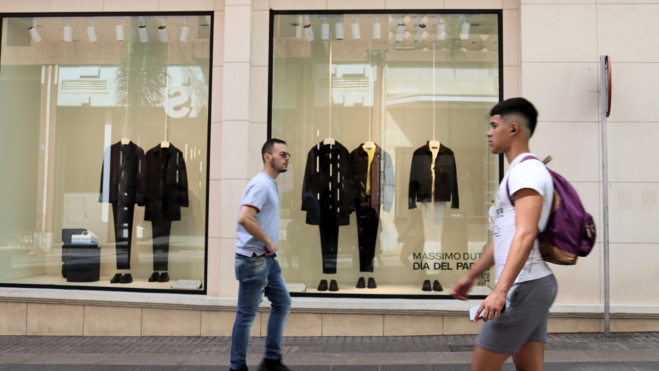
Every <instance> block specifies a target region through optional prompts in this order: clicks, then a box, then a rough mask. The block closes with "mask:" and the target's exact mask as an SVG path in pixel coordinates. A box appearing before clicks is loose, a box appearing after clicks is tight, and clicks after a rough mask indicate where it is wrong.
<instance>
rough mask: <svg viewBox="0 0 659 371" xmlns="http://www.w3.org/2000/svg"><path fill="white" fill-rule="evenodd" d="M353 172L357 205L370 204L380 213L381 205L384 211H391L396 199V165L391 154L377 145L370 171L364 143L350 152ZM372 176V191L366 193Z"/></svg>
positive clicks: (369, 205)
mask: <svg viewBox="0 0 659 371" xmlns="http://www.w3.org/2000/svg"><path fill="white" fill-rule="evenodd" d="M350 161H351V163H352V173H353V175H354V177H355V178H354V179H355V180H354V187H355V188H354V192H355V205H356V206H359V205H361V206H368V207H370V208H371V209H373V210H375V211H376V213H377V215H379V214H380V205H382V206H383V209H384V211H386V212H389V211H391V206H392V204H393V199H394V186H395V182H396V179H395V178H394V166H393V163H392V161H391V156H389V154H388V153H387V152H385V151H383V150H382V148H380V146H378V145H377V144H376V145H375V154H374V155H373V161H372V162H371V171H370V172H369V171H368V153H366V151H365V150H364V143H362V144H360V145H359V147H357V148H355V149H354V150H353V151H352V152H350ZM369 177H370V178H371V193H370V194H366V182H367V179H368V178H369Z"/></svg>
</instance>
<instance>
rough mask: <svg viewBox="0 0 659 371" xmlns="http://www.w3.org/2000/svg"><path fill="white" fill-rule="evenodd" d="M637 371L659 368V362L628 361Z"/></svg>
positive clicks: (654, 370)
mask: <svg viewBox="0 0 659 371" xmlns="http://www.w3.org/2000/svg"><path fill="white" fill-rule="evenodd" d="M627 364H628V365H630V366H631V367H632V368H633V369H634V370H636V371H656V370H659V362H627Z"/></svg>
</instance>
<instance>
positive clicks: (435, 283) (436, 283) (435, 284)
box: [421, 280, 444, 291]
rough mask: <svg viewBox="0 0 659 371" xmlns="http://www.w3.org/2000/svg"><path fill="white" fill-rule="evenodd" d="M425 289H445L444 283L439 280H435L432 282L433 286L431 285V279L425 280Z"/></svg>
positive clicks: (423, 288)
mask: <svg viewBox="0 0 659 371" xmlns="http://www.w3.org/2000/svg"><path fill="white" fill-rule="evenodd" d="M421 290H423V291H444V288H443V287H442V285H441V284H440V283H439V281H437V280H435V281H433V283H432V288H431V287H430V280H425V281H423V287H422V288H421Z"/></svg>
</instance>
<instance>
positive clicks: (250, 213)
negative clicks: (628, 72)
mask: <svg viewBox="0 0 659 371" xmlns="http://www.w3.org/2000/svg"><path fill="white" fill-rule="evenodd" d="M256 211H257V210H256V209H255V208H254V207H251V206H247V205H243V207H241V208H240V212H239V213H238V224H240V225H241V226H242V227H243V228H245V230H246V231H247V233H249V234H250V235H252V237H254V238H256V239H257V240H259V241H261V242H263V243H264V244H265V248H266V249H268V252H267V253H265V255H274V254H275V253H276V252H277V251H278V250H279V248H278V247H277V244H276V243H274V242H273V241H272V240H271V239H270V237H268V235H267V234H266V233H265V232H263V230H262V229H261V226H260V225H259V222H257V221H256Z"/></svg>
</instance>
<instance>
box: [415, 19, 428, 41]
mask: <svg viewBox="0 0 659 371" xmlns="http://www.w3.org/2000/svg"><path fill="white" fill-rule="evenodd" d="M424 33H426V25H425V24H423V23H419V27H418V28H417V30H416V39H417V41H423V34H424Z"/></svg>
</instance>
